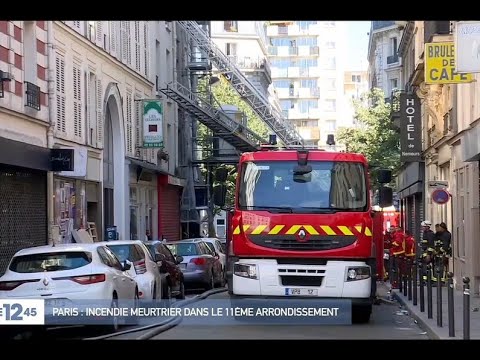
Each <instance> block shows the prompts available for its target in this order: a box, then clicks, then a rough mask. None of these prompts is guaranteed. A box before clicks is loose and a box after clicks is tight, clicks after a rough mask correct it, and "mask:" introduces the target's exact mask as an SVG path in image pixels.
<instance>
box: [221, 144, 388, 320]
mask: <svg viewBox="0 0 480 360" xmlns="http://www.w3.org/2000/svg"><path fill="white" fill-rule="evenodd" d="M217 174H221V172H217ZM221 177H222V176H220V178H221ZM390 181H391V173H389V172H388V171H382V172H381V176H379V182H381V183H388V182H390ZM219 182H220V183H221V181H219ZM370 188H371V185H370V179H369V170H368V164H367V160H366V158H365V157H364V156H363V155H361V154H354V153H345V152H327V151H320V150H316V149H315V150H314V149H304V148H299V149H279V148H272V147H268V148H264V149H261V151H257V152H250V153H244V154H242V155H241V157H240V161H239V166H238V176H237V179H236V190H235V204H234V209H233V211H232V215H231V221H230V224H229V226H230V231H229V234H230V235H229V237H228V238H227V248H228V265H227V279H228V290H229V293H230V295H231V296H232V297H261V298H264V297H267V298H268V297H322V298H330V299H335V298H338V299H340V298H341V299H345V298H347V299H351V300H352V306H353V307H352V309H353V313H352V316H353V319H352V320H353V321H354V322H368V321H369V319H370V314H371V312H372V304H373V298H374V296H375V291H376V286H375V285H376V280H375V274H376V270H375V268H376V263H377V259H376V258H377V251H376V248H375V242H374V241H373V236H372V235H373V227H372V226H373V222H372V216H373V215H372V214H373V212H372V204H371V191H370ZM225 194H226V187H225V185H224V184H221V185H218V186H216V187H215V188H214V199H215V203H216V204H217V205H218V206H222V205H223V204H224V203H225ZM380 198H381V201H382V202H383V206H389V204H391V202H392V189H391V188H388V187H381V188H380Z"/></svg>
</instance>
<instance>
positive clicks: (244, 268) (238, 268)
mask: <svg viewBox="0 0 480 360" xmlns="http://www.w3.org/2000/svg"><path fill="white" fill-rule="evenodd" d="M233 273H234V274H235V275H237V276H241V277H245V278H249V279H257V265H249V264H235V266H234V269H233Z"/></svg>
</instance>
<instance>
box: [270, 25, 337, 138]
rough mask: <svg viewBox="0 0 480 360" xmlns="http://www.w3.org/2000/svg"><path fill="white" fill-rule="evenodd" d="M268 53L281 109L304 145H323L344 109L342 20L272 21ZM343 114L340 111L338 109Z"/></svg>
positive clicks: (335, 126)
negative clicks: (303, 141)
mask: <svg viewBox="0 0 480 360" xmlns="http://www.w3.org/2000/svg"><path fill="white" fill-rule="evenodd" d="M267 36H268V44H269V47H268V56H269V60H270V65H271V69H272V79H273V83H274V86H275V89H276V91H277V94H278V97H279V99H280V105H281V108H282V112H283V114H284V116H285V118H287V119H288V120H290V121H292V122H293V123H294V125H295V126H296V128H297V130H298V131H299V133H300V135H301V136H302V137H303V139H304V140H305V144H306V145H314V146H319V147H324V146H325V144H326V141H327V136H328V134H334V133H335V131H336V129H337V127H339V126H341V119H342V116H341V115H340V114H341V113H342V109H344V106H343V102H344V87H343V82H344V60H345V56H344V54H345V53H344V46H345V24H344V23H342V22H335V21H323V22H321V21H270V22H269V23H268V26H267ZM342 115H343V114H342Z"/></svg>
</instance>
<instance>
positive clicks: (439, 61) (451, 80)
mask: <svg viewBox="0 0 480 360" xmlns="http://www.w3.org/2000/svg"><path fill="white" fill-rule="evenodd" d="M473 80H474V78H473V75H472V74H457V73H456V72H455V45H454V43H453V42H439V43H427V44H425V83H426V84H460V83H469V82H472V81H473Z"/></svg>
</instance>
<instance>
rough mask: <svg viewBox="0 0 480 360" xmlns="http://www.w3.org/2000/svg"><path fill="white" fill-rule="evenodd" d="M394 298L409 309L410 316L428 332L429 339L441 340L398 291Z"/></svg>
mask: <svg viewBox="0 0 480 360" xmlns="http://www.w3.org/2000/svg"><path fill="white" fill-rule="evenodd" d="M392 296H393V297H394V298H395V299H396V300H397V301H398V302H399V303H400V304H401V305H402V306H404V307H405V308H407V309H408V311H409V315H410V316H411V317H413V318H414V319H415V320H416V321H417V324H418V326H420V328H422V330H424V331H426V332H427V335H428V337H429V338H430V339H431V340H441V338H440V336H439V335H438V334H437V333H436V332H435V331H434V330H433V329H432V327H431V326H430V325H429V324H428V323H427V322H426V321H425V320H423V319H422V318H421V317H419V316H418V315H417V314H416V313H415V312H414V311H412V309H411V307H412V306H413V305H410V304H409V303H408V302H407V301H405V299H403V297H402V296H400V295H399V294H398V293H397V292H396V291H392Z"/></svg>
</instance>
